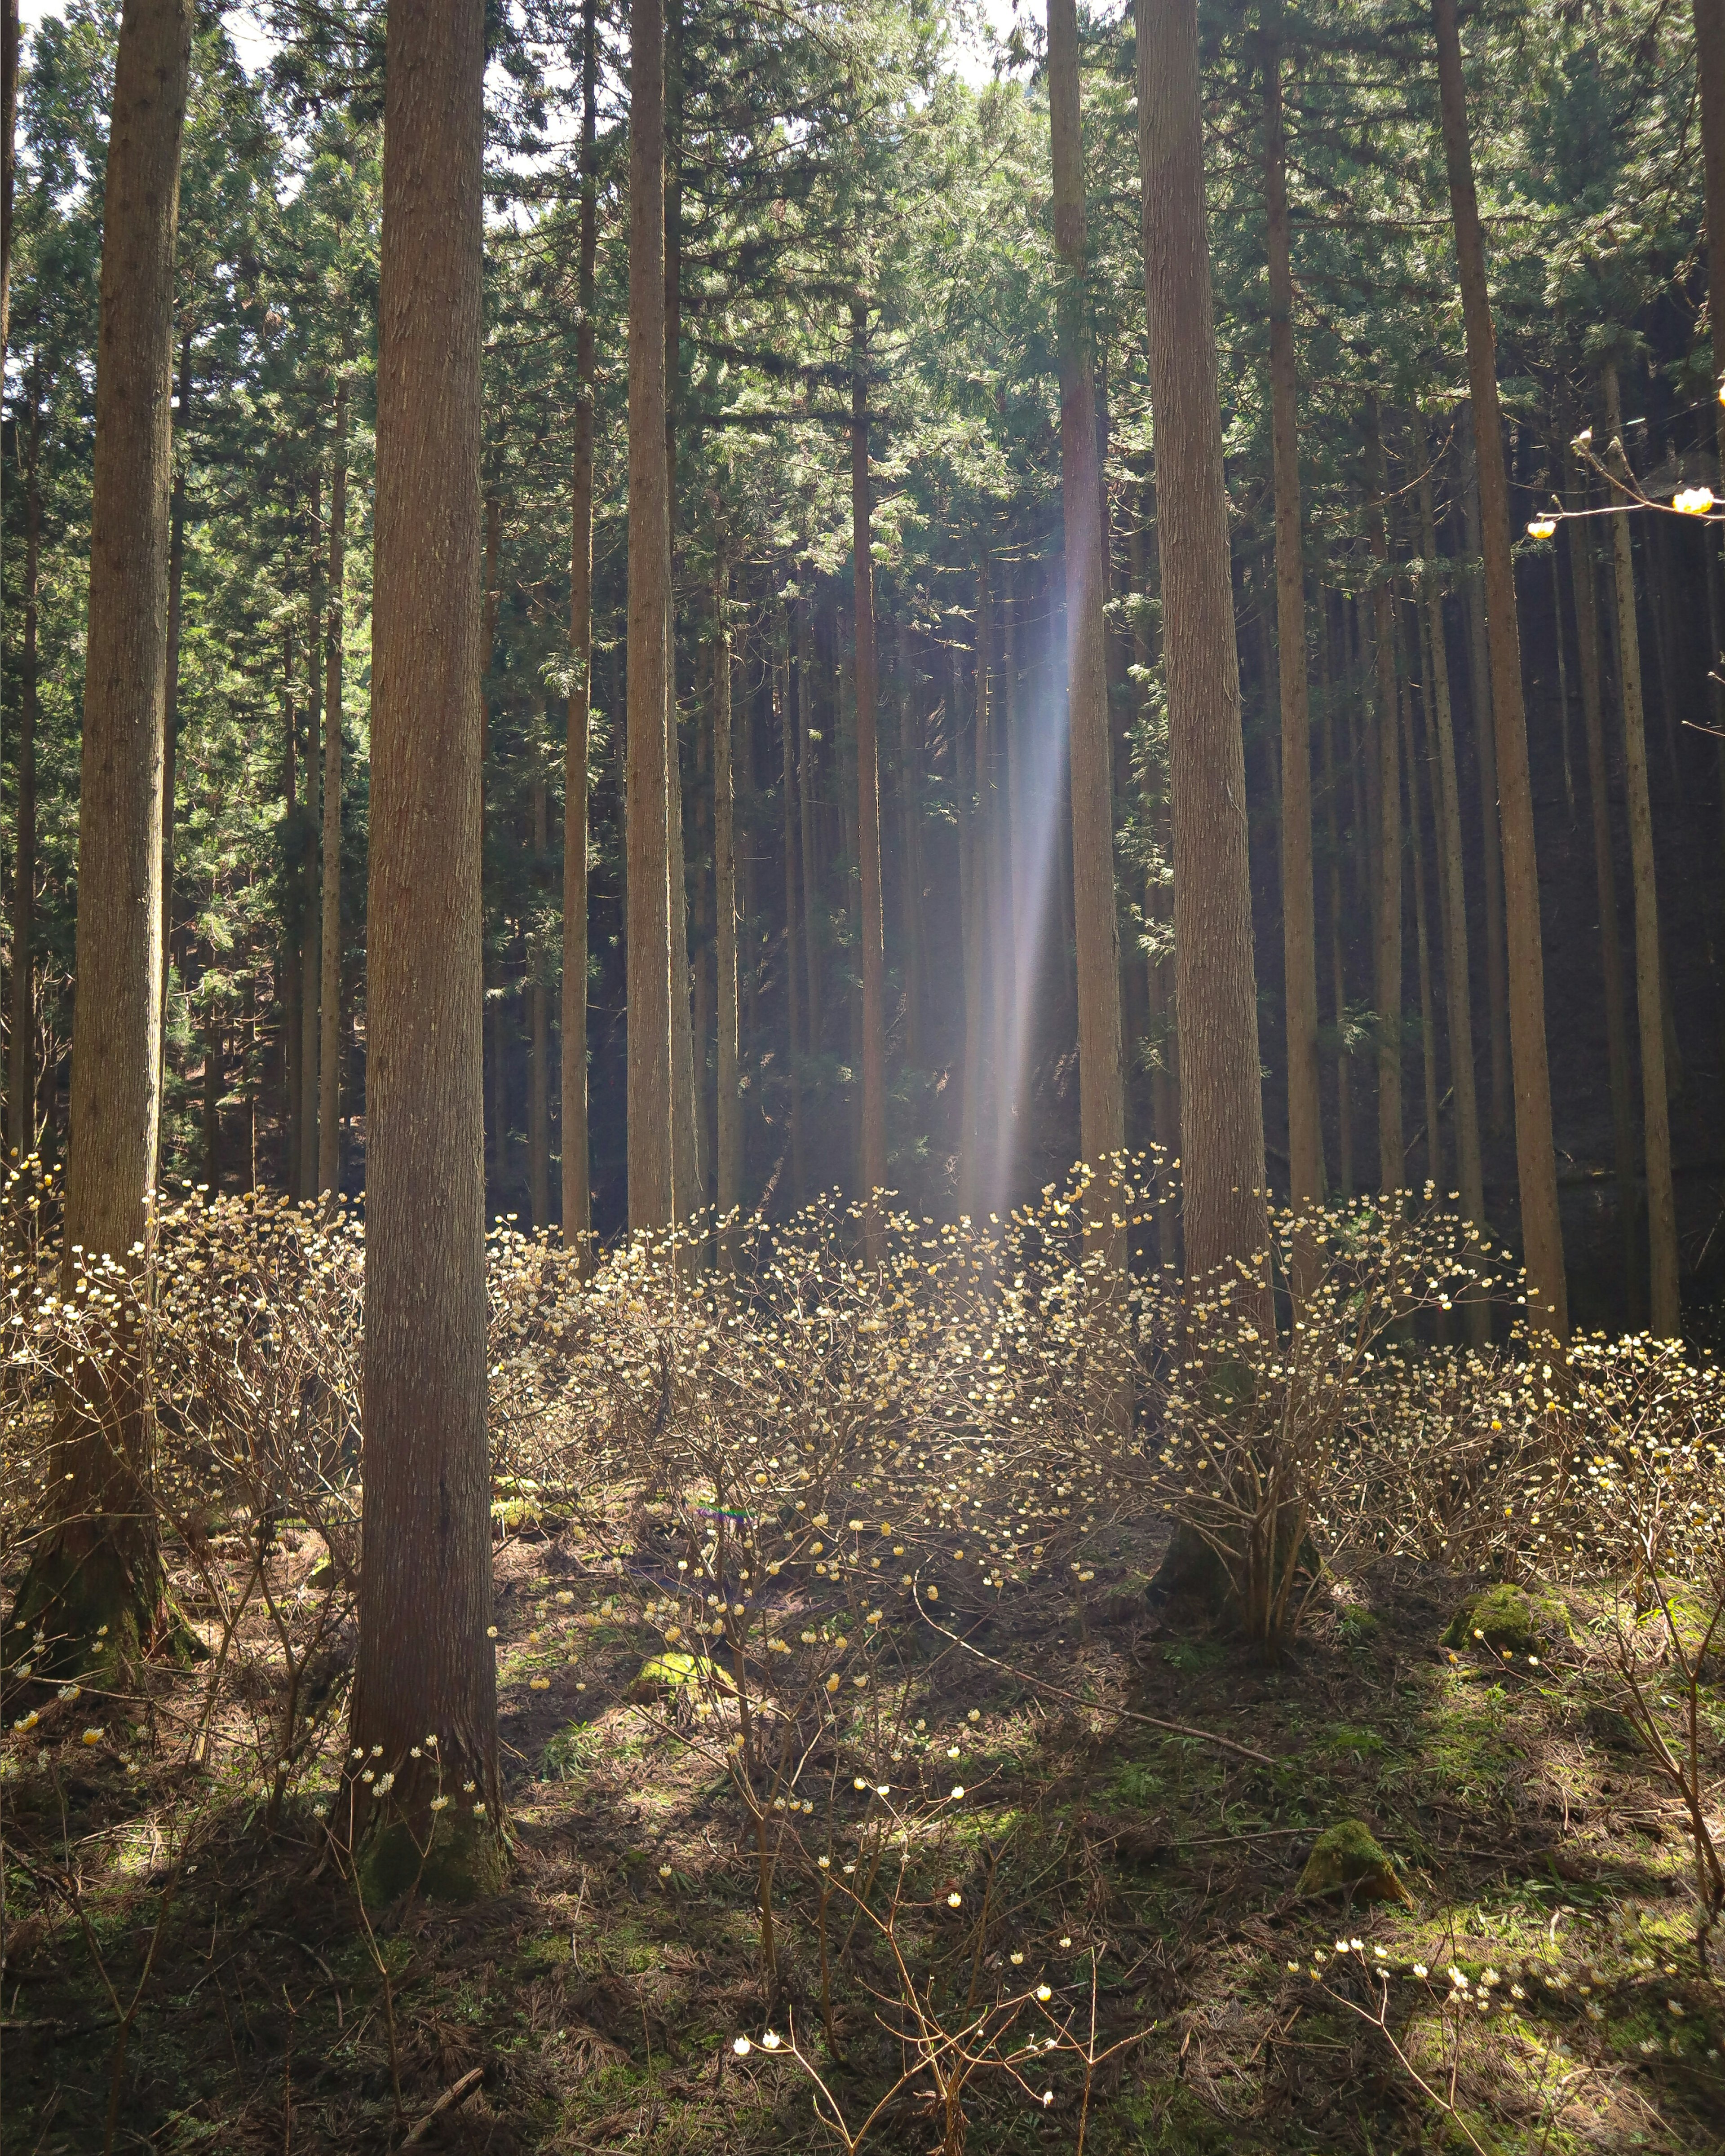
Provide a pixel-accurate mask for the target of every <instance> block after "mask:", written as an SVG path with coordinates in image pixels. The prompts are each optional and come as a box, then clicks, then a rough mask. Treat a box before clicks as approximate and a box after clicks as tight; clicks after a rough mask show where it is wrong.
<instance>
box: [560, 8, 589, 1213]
mask: <svg viewBox="0 0 1725 2156" xmlns="http://www.w3.org/2000/svg"><path fill="white" fill-rule="evenodd" d="M597 264H598V0H583V4H582V10H581V268H580V273H579V274H580V282H579V285H578V287H577V295H576V297H577V305H578V307H579V309H580V320H579V321H578V323H577V325H576V330H575V461H574V469H573V472H572V476H571V480H570V489H569V495H570V519H569V730H568V740H567V748H566V750H565V753H564V759H563V984H562V1023H561V1029H562V1050H563V1054H562V1142H563V1193H562V1195H563V1240H564V1242H565V1243H567V1244H568V1245H571V1246H578V1247H580V1248H581V1249H582V1250H583V1251H586V1250H588V1245H586V1244H585V1243H584V1242H583V1241H582V1238H583V1237H585V1236H588V1235H591V1233H592V1231H593V1170H592V1165H591V1160H590V1156H589V1151H588V1122H587V934H588V930H587V907H588V897H587V847H588V823H587V792H588V778H587V760H588V738H589V731H590V727H591V724H592V716H593V307H594V303H595V294H596V288H597V280H596V269H597Z"/></svg>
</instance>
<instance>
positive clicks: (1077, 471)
mask: <svg viewBox="0 0 1725 2156" xmlns="http://www.w3.org/2000/svg"><path fill="white" fill-rule="evenodd" d="M1048 80H1049V112H1050V132H1051V140H1052V156H1053V168H1054V227H1055V233H1054V237H1055V254H1056V255H1057V257H1058V258H1059V268H1058V275H1059V279H1060V287H1059V325H1058V326H1059V339H1060V500H1061V506H1062V509H1063V511H1064V523H1065V540H1066V703H1067V715H1066V716H1067V726H1068V732H1069V738H1070V756H1071V764H1070V770H1071V786H1072V925H1073V933H1074V938H1075V941H1076V946H1077V959H1078V1122H1079V1138H1080V1144H1081V1147H1082V1150H1083V1154H1084V1158H1085V1160H1086V1163H1087V1164H1088V1165H1089V1166H1090V1167H1091V1168H1093V1169H1095V1170H1096V1180H1095V1181H1094V1182H1093V1183H1091V1185H1090V1188H1089V1190H1088V1192H1087V1193H1086V1216H1087V1219H1088V1221H1089V1225H1090V1230H1091V1235H1092V1237H1093V1238H1094V1239H1096V1242H1097V1244H1098V1246H1099V1247H1100V1248H1101V1249H1102V1250H1104V1251H1105V1253H1106V1258H1107V1262H1108V1264H1109V1265H1110V1266H1111V1267H1119V1266H1122V1265H1124V1263H1125V1259H1126V1251H1125V1244H1124V1240H1123V1236H1122V1232H1121V1231H1120V1230H1119V1229H1117V1228H1116V1227H1114V1226H1113V1225H1112V1223H1113V1221H1114V1220H1115V1219H1116V1218H1117V1216H1118V1214H1119V1213H1120V1211H1121V1205H1120V1201H1119V1197H1118V1193H1117V1189H1116V1188H1114V1184H1113V1178H1111V1177H1110V1176H1107V1175H1105V1174H1104V1173H1102V1171H1103V1168H1104V1166H1105V1163H1108V1162H1109V1161H1110V1160H1111V1158H1112V1157H1113V1156H1115V1155H1117V1154H1119V1153H1121V1152H1123V1151H1124V1150H1125V1147H1126V1093H1125V1086H1124V1081H1123V1076H1122V1069H1121V1040H1120V930H1119V922H1118V919H1117V913H1116V909H1115V902H1114V812H1113V807H1112V803H1111V788H1110V780H1109V768H1108V766H1109V728H1108V678H1107V660H1106V651H1105V649H1104V644H1103V614H1102V607H1103V602H1104V600H1105V599H1106V596H1107V593H1106V586H1105V585H1104V583H1103V564H1102V559H1101V536H1102V523H1101V516H1102V506H1101V472H1100V470H1098V468H1097V464H1096V390H1095V360H1096V352H1095V343H1096V339H1095V329H1094V325H1093V322H1092V320H1091V301H1090V293H1089V290H1088V285H1087V280H1086V254H1087V243H1086V209H1085V192H1084V145H1083V138H1082V126H1081V100H1080V92H1079V80H1078V11H1077V8H1076V0H1048ZM978 701H979V703H980V699H979V700H978ZM1260 1180H1261V1178H1260Z"/></svg>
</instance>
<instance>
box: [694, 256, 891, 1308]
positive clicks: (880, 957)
mask: <svg viewBox="0 0 1725 2156" xmlns="http://www.w3.org/2000/svg"><path fill="white" fill-rule="evenodd" d="M868 326H869V316H868V306H867V303H866V302H865V300H861V299H860V298H859V299H856V300H852V302H851V306H850V544H851V562H852V567H853V570H854V572H855V591H856V809H857V814H856V838H857V850H858V852H859V854H860V856H861V862H860V865H861V871H862V873H861V878H860V896H861V902H862V922H861V935H860V939H859V940H860V944H861V947H862V1057H861V1061H862V1193H861V1195H862V1199H863V1255H864V1259H865V1262H866V1263H867V1264H869V1265H878V1264H879V1262H880V1257H881V1255H882V1250H883V1234H884V1224H883V1221H882V1218H881V1206H880V1198H879V1195H878V1193H880V1192H881V1191H883V1190H885V1188H886V981H885V978H884V977H885V966H886V960H885V953H884V951H883V948H882V945H883V942H884V939H885V923H884V921H883V918H882V913H881V904H880V751H879V748H878V747H877V745H876V742H875V570H874V559H873V556H872V554H871V552H870V547H871V545H872V537H871V531H870V508H869V406H868V396H869V377H868ZM727 696H728V691H727Z"/></svg>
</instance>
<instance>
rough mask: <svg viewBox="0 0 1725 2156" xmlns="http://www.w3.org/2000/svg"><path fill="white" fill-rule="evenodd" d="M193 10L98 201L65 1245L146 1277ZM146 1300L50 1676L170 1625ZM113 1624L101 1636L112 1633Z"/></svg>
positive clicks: (65, 1447) (34, 1619) (150, 68)
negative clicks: (178, 246) (155, 1493)
mask: <svg viewBox="0 0 1725 2156" xmlns="http://www.w3.org/2000/svg"><path fill="white" fill-rule="evenodd" d="M192 12H193V11H192V7H191V0H126V6H125V8H124V9H123V11H122V13H121V23H120V40H119V46H118V50H117V53H116V62H115V77H114V106H113V117H112V121H111V125H110V131H109V138H108V164H107V175H106V179H105V187H104V194H103V225H102V266H101V286H100V310H101V321H100V343H99V352H98V359H97V364H96V410H95V465H94V470H93V474H92V479H91V491H90V606H89V615H88V628H87V632H86V644H85V681H84V730H83V752H82V759H81V763H80V783H79V814H78V860H79V880H78V926H77V942H76V957H75V962H74V974H75V978H76V980H77V984H78V994H77V1001H76V1005H75V1009H74V1015H73V1022H72V1099H71V1133H70V1148H69V1160H68V1164H67V1172H66V1183H65V1211H64V1245H65V1249H66V1252H67V1260H66V1274H65V1284H66V1287H67V1290H68V1291H69V1290H70V1286H71V1282H72V1278H73V1262H74V1261H73V1260H72V1256H71V1253H72V1252H73V1250H74V1249H81V1250H82V1251H83V1252H84V1253H85V1263H86V1264H95V1263H99V1262H100V1261H101V1260H103V1259H104V1258H108V1259H111V1260H112V1261H113V1263H114V1264H115V1265H117V1266H119V1267H120V1268H121V1270H122V1271H123V1272H124V1273H125V1274H126V1275H128V1276H131V1277H132V1278H133V1279H134V1280H136V1279H137V1278H138V1276H140V1274H141V1273H146V1271H147V1268H148V1265H149V1263H150V1260H151V1245H152V1243H153V1240H154V1232H155V1204H154V1192H155V1182H156V1154H157V1136H158V1132H159V1128H160V1120H161V1104H162V1092H161V1086H162V1050H161V1034H162V986H161V983H162V767H163V761H164V750H163V743H164V734H165V730H166V721H167V707H166V690H167V665H166V661H167V557H168V497H169V490H170V486H171V484H172V438H171V437H172V418H171V413H170V407H169V398H170V393H171V390H172V370H173V313H172V308H173V269H174V243H175V228H176V224H177V213H178V207H179V169H180V141H181V136H182V129H183V126H184V121H185V114H186V96H187V75H188V69H189V61H190V52H191V34H192ZM135 1310H136V1306H135V1305H132V1306H127V1305H123V1306H122V1308H121V1312H120V1314H119V1316H118V1317H117V1319H116V1342H115V1352H114V1353H113V1354H112V1356H111V1357H110V1359H108V1360H107V1361H106V1362H105V1363H79V1364H77V1365H76V1366H74V1368H72V1369H70V1370H69V1371H68V1372H67V1373H66V1382H65V1389H64V1395H63V1402H62V1406H61V1409H60V1413H59V1419H58V1420H57V1423H56V1425H55V1429H54V1437H53V1467H52V1471H51V1474H50V1477H49V1488H50V1491H51V1492H52V1495H51V1496H50V1499H49V1508H48V1516H47V1518H46V1519H45V1521H44V1523H43V1524H44V1534H43V1537H42V1539H41V1540H40V1541H39V1543H38V1544H37V1547H36V1549H35V1552H34V1554H33V1557H32V1558H31V1563H30V1568H29V1571H28V1573H27V1574H26V1576H25V1578H24V1579H23V1582H22V1583H21V1584H20V1586H19V1589H18V1595H17V1598H16V1601H15V1604H14V1607H13V1620H14V1624H15V1625H22V1626H23V1627H24V1628H25V1630H26V1634H27V1635H28V1631H29V1630H33V1628H34V1627H35V1626H36V1625H42V1626H43V1628H44V1630H45V1631H46V1632H47V1634H48V1635H49V1642H50V1645H49V1647H48V1650H47V1651H46V1653H45V1654H44V1655H39V1656H37V1657H35V1658H34V1659H35V1661H36V1665H37V1667H38V1669H39V1671H40V1672H41V1673H42V1674H44V1675H46V1674H49V1671H51V1670H54V1669H59V1670H60V1671H68V1670H71V1669H76V1668H87V1667H90V1666H98V1667H100V1668H101V1669H104V1670H112V1671H119V1670H121V1669H123V1668H125V1667H126V1666H129V1665H131V1664H132V1663H134V1662H135V1661H136V1660H137V1658H138V1656H139V1655H140V1654H141V1650H142V1649H143V1647H144V1645H146V1641H147V1639H148V1636H149V1635H150V1634H151V1631H152V1630H154V1629H155V1627H156V1625H157V1621H158V1619H159V1616H160V1613H161V1610H162V1599H163V1579H162V1559H161V1554H160V1549H159V1545H158V1539H157V1522H156V1514H155V1510H154V1506H153V1502H152V1500H151V1495H150V1487H149V1486H150V1478H151V1467H152V1454H153V1448H154V1433H153V1429H152V1424H151V1414H150V1409H149V1400H148V1383H147V1378H146V1370H145V1363H144V1358H145V1352H146V1349H145V1342H144V1340H143V1338H142V1337H141V1332H140V1330H139V1328H138V1325H137V1320H136V1315H135ZM103 1627H106V1630H105V1632H104V1631H103V1630H102V1629H101V1628H103Z"/></svg>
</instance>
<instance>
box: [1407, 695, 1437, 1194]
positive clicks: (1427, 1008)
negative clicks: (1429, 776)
mask: <svg viewBox="0 0 1725 2156" xmlns="http://www.w3.org/2000/svg"><path fill="white" fill-rule="evenodd" d="M1400 702H1401V711H1402V756H1403V761H1404V762H1405V763H1406V765H1407V767H1408V836H1409V839H1410V841H1411V844H1410V848H1409V868H1410V870H1412V872H1413V878H1414V957H1415V960H1416V962H1417V963H1418V967H1419V973H1420V1060H1421V1062H1422V1063H1423V1065H1424V1066H1425V1178H1426V1181H1427V1183H1428V1184H1429V1185H1430V1197H1431V1199H1433V1201H1434V1202H1435V1203H1436V1204H1440V1205H1441V1204H1443V1202H1444V1188H1443V1184H1444V1148H1443V1137H1442V1132H1441V1131H1440V1127H1439V1122H1438V1115H1439V1105H1438V1077H1437V1069H1438V1066H1437V1015H1436V1012H1435V1008H1434V1005H1433V1003H1432V994H1431V932H1430V924H1429V922H1428V921H1427V918H1426V911H1425V905H1426V891H1425V833H1424V831H1423V829H1422V828H1421V825H1422V824H1423V821H1424V819H1423V816H1422V813H1421V810H1420V764H1421V763H1422V762H1424V761H1425V759H1424V758H1423V757H1421V756H1420V754H1419V752H1418V749H1417V747H1416V745H1415V742H1414V690H1413V685H1412V683H1411V682H1410V681H1409V680H1405V679H1404V681H1403V683H1402V692H1401V697H1400Z"/></svg>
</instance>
